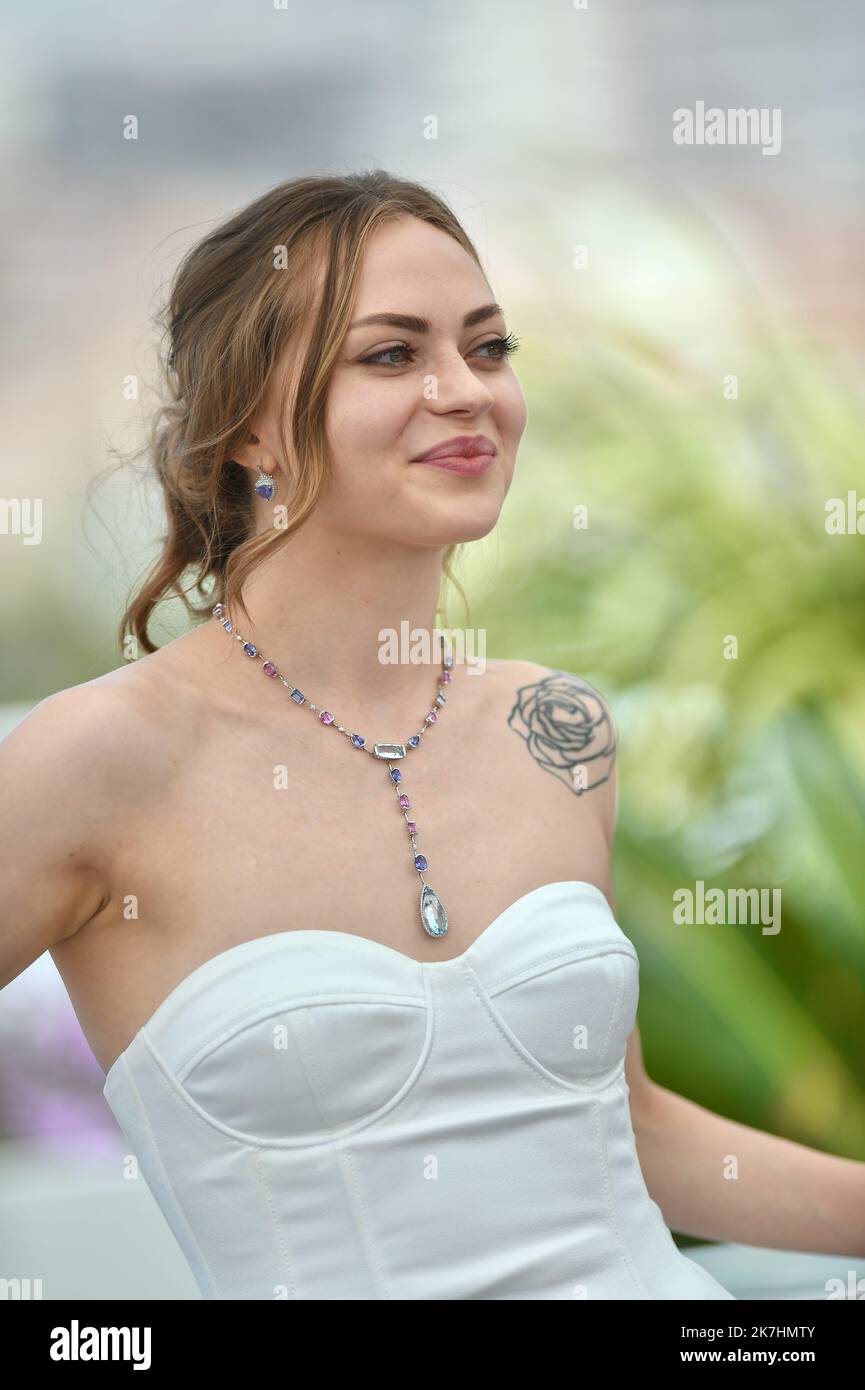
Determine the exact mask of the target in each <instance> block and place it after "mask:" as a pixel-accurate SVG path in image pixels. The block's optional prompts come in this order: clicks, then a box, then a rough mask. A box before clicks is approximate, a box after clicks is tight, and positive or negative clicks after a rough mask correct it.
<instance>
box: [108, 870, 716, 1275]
mask: <svg viewBox="0 0 865 1390" xmlns="http://www.w3.org/2000/svg"><path fill="white" fill-rule="evenodd" d="M418 930H420V925H419V926H418ZM638 993H639V963H638V959H637V953H636V951H635V949H634V946H633V944H632V943H631V942H630V941H629V940H628V938H627V937H626V936H625V935H624V933H623V932H622V930H621V928H620V927H619V926H618V924H617V922H616V920H615V917H614V915H613V913H612V911H611V910H610V907H609V904H608V903H607V900H606V898H605V897H604V894H603V893H602V892H601V890H600V889H599V888H597V887H595V886H594V885H592V884H589V883H583V882H580V881H577V880H572V881H566V882H561V883H548V884H545V885H544V886H543V887H540V888H536V889H534V890H533V891H532V892H530V893H527V894H525V896H524V897H522V898H520V899H518V901H517V902H515V903H512V904H511V906H510V907H508V908H506V909H505V911H504V912H502V913H501V914H500V915H499V916H498V917H497V918H496V919H495V921H493V922H491V923H490V925H489V926H488V927H487V928H486V929H485V931H484V932H483V933H482V934H481V936H480V937H479V938H478V939H477V940H476V941H475V942H473V943H472V945H471V946H470V947H469V949H468V950H467V951H464V952H463V953H462V955H460V956H457V957H456V958H455V959H452V960H446V961H444V960H443V961H434V962H423V963H420V962H417V961H414V960H412V959H411V958H410V957H409V956H407V955H404V954H403V953H402V952H400V951H397V950H394V949H392V948H391V947H389V946H384V945H381V944H380V943H378V942H375V941H370V940H368V939H366V938H364V937H361V936H355V935H352V934H350V933H347V932H340V931H326V930H312V931H306V930H300V929H299V930H292V931H284V932H277V933H275V934H272V935H270V936H266V937H259V938H257V939H255V940H252V941H245V942H241V943H240V945H237V946H232V947H230V948H229V949H228V950H226V951H223V952H221V953H220V954H219V955H217V956H215V957H214V958H213V959H212V960H209V961H207V962H206V963H205V964H204V965H201V966H199V967H198V968H197V969H196V970H194V971H193V972H192V974H191V975H189V976H188V977H187V978H186V979H185V980H183V981H182V982H181V983H180V984H179V985H178V986H177V987H176V988H175V989H174V990H172V992H171V994H169V996H168V998H167V999H166V1000H165V1001H164V1002H163V1003H162V1004H161V1005H160V1006H159V1008H158V1009H157V1010H156V1012H155V1013H154V1014H153V1015H152V1017H151V1018H150V1019H149V1020H148V1022H147V1023H146V1024H145V1025H144V1027H143V1028H142V1029H141V1030H140V1031H139V1032H138V1033H137V1034H136V1036H135V1037H134V1038H133V1040H132V1042H131V1043H130V1045H129V1047H127V1048H126V1050H125V1051H124V1052H123V1053H121V1055H120V1056H119V1057H118V1058H117V1061H116V1062H115V1063H114V1065H113V1066H112V1067H111V1069H110V1070H109V1072H108V1075H107V1077H106V1079H105V1087H104V1095H105V1098H106V1100H107V1102H108V1104H109V1106H110V1107H111V1109H112V1111H113V1113H114V1115H115V1117H116V1118H117V1121H118V1123H119V1125H120V1127H121V1129H122V1130H123V1132H124V1134H125V1136H126V1139H127V1141H128V1143H129V1145H130V1148H131V1152H133V1153H134V1154H135V1155H136V1156H137V1158H138V1161H139V1164H140V1169H141V1172H142V1173H143V1176H144V1178H145V1179H146V1181H147V1184H148V1186H149V1188H150V1190H151V1192H152V1193H153V1196H154V1197H155V1199H156V1201H157V1203H158V1204H159V1206H160V1208H161V1210H162V1212H163V1213H164V1215H165V1218H166V1220H167V1221H168V1224H169V1225H170V1227H171V1229H172V1231H173V1232H174V1235H175V1237H176V1238H177V1241H178V1243H179V1245H180V1247H181V1249H182V1251H183V1253H184V1255H185V1256H186V1259H187V1260H188V1262H189V1265H190V1266H191V1269H192V1272H193V1274H194V1276H195V1279H196V1281H197V1283H198V1286H199V1288H200V1289H201V1293H202V1295H203V1297H204V1298H207V1299H280V1298H288V1299H573V1298H588V1299H732V1298H734V1295H733V1294H732V1293H730V1292H729V1291H728V1290H727V1289H725V1288H723V1287H722V1286H721V1285H720V1284H719V1283H717V1282H716V1280H715V1279H713V1278H712V1277H711V1275H709V1274H708V1273H707V1272H706V1271H705V1270H704V1269H702V1268H701V1267H700V1266H699V1265H698V1264H697V1263H696V1262H695V1261H693V1260H690V1259H688V1257H687V1256H686V1255H684V1254H683V1253H681V1252H680V1251H679V1250H678V1249H677V1247H676V1245H675V1242H674V1241H673V1238H672V1236H671V1234H670V1231H669V1230H668V1228H667V1226H666V1225H665V1223H664V1219H663V1216H662V1214H661V1211H660V1208H659V1207H658V1206H657V1204H656V1203H655V1202H654V1201H652V1199H651V1197H650V1196H649V1193H648V1191H647V1189H646V1185H645V1182H644V1180H643V1175H642V1172H641V1169H640V1165H639V1161H638V1157H637V1152H636V1147H635V1142H634V1134H633V1130H632V1128H631V1117H630V1111H629V1107H628V1086H627V1083H626V1080H625V1074H624V1059H625V1048H626V1045H627V1041H628V1037H629V1036H630V1033H631V1031H632V1029H633V1027H634V1022H635V1019H636V1011H637V1000H638ZM583 1043H585V1045H583Z"/></svg>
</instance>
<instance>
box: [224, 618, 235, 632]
mask: <svg viewBox="0 0 865 1390" xmlns="http://www.w3.org/2000/svg"><path fill="white" fill-rule="evenodd" d="M222 626H223V627H224V628H225V631H226V632H231V631H232V630H233V628H234V623H233V622H232V621H231V619H230V618H226V620H225V622H224V623H223V624H222Z"/></svg>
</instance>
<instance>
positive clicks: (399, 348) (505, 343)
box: [361, 333, 520, 367]
mask: <svg viewBox="0 0 865 1390" xmlns="http://www.w3.org/2000/svg"><path fill="white" fill-rule="evenodd" d="M519 345H520V340H519V338H516V337H515V336H514V334H513V333H508V334H507V336H506V337H504V338H501V337H500V338H490V340H489V342H488V343H481V344H480V345H479V346H478V347H477V348H476V349H475V351H476V352H480V351H481V349H482V348H489V347H494V348H498V350H499V352H500V353H501V356H500V357H488V358H487V361H488V362H504V361H505V360H506V359H507V358H508V357H510V355H511V353H512V352H516V350H517V348H518V347H519ZM392 352H407V353H408V362H413V361H414V360H415V358H416V356H417V348H413V347H410V346H409V344H408V343H394V345H393V347H389V348H382V350H381V352H374V353H372V355H371V356H370V357H362V358H361V361H362V362H368V363H369V364H370V365H371V366H373V367H404V366H406V363H405V362H380V361H378V359H379V358H380V357H387V356H389V355H390V353H392Z"/></svg>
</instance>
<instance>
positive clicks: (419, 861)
mask: <svg viewBox="0 0 865 1390" xmlns="http://www.w3.org/2000/svg"><path fill="white" fill-rule="evenodd" d="M414 866H415V868H416V869H420V870H421V872H423V870H424V869H425V868H426V867H427V862H426V855H424V854H416V855H415V857H414Z"/></svg>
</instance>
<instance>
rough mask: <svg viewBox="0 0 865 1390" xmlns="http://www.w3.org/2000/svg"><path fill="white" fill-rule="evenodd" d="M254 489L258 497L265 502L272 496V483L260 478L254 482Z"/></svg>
mask: <svg viewBox="0 0 865 1390" xmlns="http://www.w3.org/2000/svg"><path fill="white" fill-rule="evenodd" d="M255 490H256V492H257V493H258V495H259V497H263V498H264V500H265V502H269V501H270V499H271V497H272V496H273V483H272V482H270V483H269V482H265V480H264V479H263V478H262V479H261V481H260V482H258V483H256V484H255Z"/></svg>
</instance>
